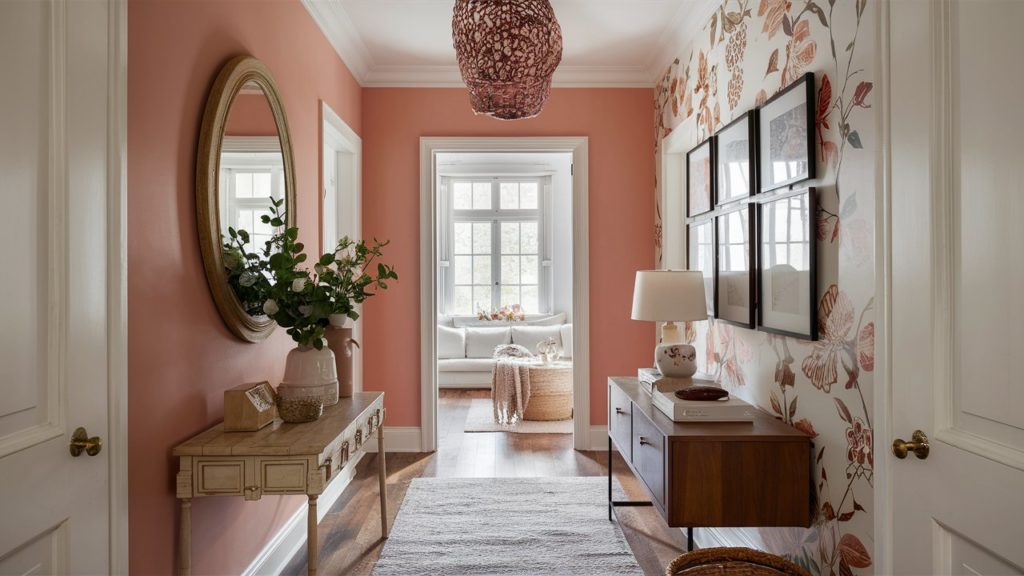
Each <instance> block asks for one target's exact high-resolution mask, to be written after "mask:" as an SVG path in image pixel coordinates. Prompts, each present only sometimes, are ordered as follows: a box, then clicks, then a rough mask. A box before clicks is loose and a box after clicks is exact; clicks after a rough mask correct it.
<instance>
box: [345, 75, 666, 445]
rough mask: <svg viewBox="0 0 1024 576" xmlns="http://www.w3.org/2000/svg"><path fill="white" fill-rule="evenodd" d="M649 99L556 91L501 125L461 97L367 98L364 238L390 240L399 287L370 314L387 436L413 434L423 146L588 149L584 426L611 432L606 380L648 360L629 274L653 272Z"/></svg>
mask: <svg viewBox="0 0 1024 576" xmlns="http://www.w3.org/2000/svg"><path fill="white" fill-rule="evenodd" d="M653 96H654V95H653V91H652V90H649V89H584V88H579V89H556V90H555V91H554V92H553V94H552V95H551V99H550V100H549V101H548V104H547V106H546V108H545V110H544V112H543V114H541V115H540V116H539V117H537V118H534V119H531V120H520V121H516V122H502V121H499V120H494V119H491V118H487V117H484V116H475V115H474V114H473V112H472V110H471V109H470V107H469V99H468V97H467V95H466V92H465V90H462V89H454V88H453V89H446V88H423V89H418V88H368V89H364V90H363V234H364V235H365V236H366V237H368V238H370V237H377V238H381V239H383V238H389V239H391V246H389V247H388V248H387V250H386V255H387V260H388V261H389V262H390V263H392V264H394V265H395V266H396V268H397V270H398V273H399V276H400V278H401V280H400V281H399V282H397V283H395V284H393V286H392V288H391V289H390V290H388V291H387V292H386V293H385V294H384V295H382V296H380V297H377V298H372V299H370V300H368V301H367V304H366V308H365V318H366V321H367V323H366V325H365V326H364V330H365V333H364V336H363V339H364V345H365V348H364V350H365V380H364V387H365V388H366V389H367V390H383V391H384V392H385V393H386V396H385V398H386V403H387V407H388V421H389V422H388V423H389V425H391V426H418V425H419V424H420V372H419V371H420V364H419V345H420V344H419V342H420V332H419V293H420V284H419V282H420V279H419V253H420V252H419V138H420V137H421V136H588V137H589V138H590V145H589V147H590V322H591V329H590V346H591V353H590V360H589V361H590V378H591V382H590V387H591V392H590V394H591V396H590V419H591V423H592V424H595V425H601V424H605V423H606V422H607V414H606V412H607V409H608V408H607V396H608V393H607V377H608V376H610V375H615V374H634V373H635V372H636V368H637V366H641V365H647V364H649V363H650V361H651V356H652V353H653V352H652V350H653V348H654V330H653V327H652V326H651V325H650V324H648V323H645V322H635V321H633V320H630V319H629V314H630V309H631V304H632V294H633V278H634V273H635V272H636V270H639V269H644V268H651V267H652V266H653V265H654V252H653V250H651V243H652V240H653V237H652V236H651V231H652V230H653V229H654V198H653V196H652V195H651V194H650V191H651V190H653V189H654V185H655V183H654V173H655V166H654V139H653V138H652V136H651V134H653V130H654V97H653ZM566 224H567V225H568V223H566ZM577 361H579V360H578V359H577Z"/></svg>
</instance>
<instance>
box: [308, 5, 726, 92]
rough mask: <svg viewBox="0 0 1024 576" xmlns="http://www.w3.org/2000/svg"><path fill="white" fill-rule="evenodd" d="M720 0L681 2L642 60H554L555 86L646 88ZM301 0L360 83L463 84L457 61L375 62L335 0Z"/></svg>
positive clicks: (407, 85)
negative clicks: (583, 62) (611, 62)
mask: <svg viewBox="0 0 1024 576" xmlns="http://www.w3.org/2000/svg"><path fill="white" fill-rule="evenodd" d="M719 2H720V0H696V1H693V2H683V3H681V5H680V7H679V10H678V11H677V12H676V14H675V16H674V17H673V18H672V22H671V23H670V25H669V26H668V27H667V28H666V29H665V31H664V32H663V33H662V34H661V37H660V38H659V42H658V46H660V48H658V49H656V50H654V51H653V52H652V54H651V55H650V57H649V58H648V61H647V62H646V63H645V64H644V65H638V66H566V65H562V66H559V67H558V69H557V70H556V71H555V77H554V87H556V88H602V87H603V88H650V87H653V86H655V85H656V84H657V82H658V81H659V80H660V77H661V75H662V73H663V72H664V71H665V68H667V67H668V65H669V64H670V63H671V62H672V60H673V59H674V58H676V57H677V56H678V55H679V54H680V53H681V51H682V50H684V49H685V48H686V47H687V46H688V45H689V44H691V43H692V41H693V39H694V37H695V31H699V30H700V27H701V25H702V24H703V23H704V22H706V21H707V19H708V18H710V17H711V15H712V14H713V13H714V12H715V10H717V9H718V6H719ZM302 5H303V6H304V7H305V8H306V11H307V12H309V14H310V16H311V17H312V18H313V21H314V22H316V24H317V26H318V27H319V28H320V31H321V32H323V34H324V36H325V37H326V38H327V40H328V41H329V42H330V43H331V46H332V47H333V48H334V51H335V52H337V53H338V56H339V57H340V58H341V60H342V61H343V62H344V63H345V65H346V66H348V69H349V71H350V72H352V75H353V76H354V77H355V79H356V81H357V82H358V83H359V85H360V86H363V87H364V88H462V87H464V86H465V84H464V83H463V81H462V76H461V75H460V73H459V68H458V66H456V65H454V64H453V65H442V66H431V65H424V66H391V65H378V64H376V63H375V62H374V61H373V57H372V56H371V55H370V51H369V50H368V49H367V47H366V44H365V43H364V42H363V40H362V36H361V35H360V32H359V29H358V28H356V26H355V24H354V23H353V22H352V19H351V18H350V17H349V15H348V13H347V12H346V11H345V7H344V5H343V4H342V2H340V1H338V0H302Z"/></svg>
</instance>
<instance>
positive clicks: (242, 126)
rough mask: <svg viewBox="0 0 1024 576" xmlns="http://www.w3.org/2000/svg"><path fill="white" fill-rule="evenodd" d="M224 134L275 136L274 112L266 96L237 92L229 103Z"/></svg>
mask: <svg viewBox="0 0 1024 576" xmlns="http://www.w3.org/2000/svg"><path fill="white" fill-rule="evenodd" d="M224 134H225V135H226V136H277V124H275V123H274V112H273V111H272V110H271V109H270V103H269V102H268V101H267V98H266V97H265V96H263V95H261V94H239V95H238V96H235V101H234V102H233V103H232V104H231V112H229V113H228V121H227V124H225V125H224Z"/></svg>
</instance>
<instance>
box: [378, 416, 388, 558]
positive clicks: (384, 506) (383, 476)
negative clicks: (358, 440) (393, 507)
mask: <svg viewBox="0 0 1024 576" xmlns="http://www.w3.org/2000/svg"><path fill="white" fill-rule="evenodd" d="M377 457H378V458H379V459H380V470H378V471H377V475H378V476H379V477H380V533H381V538H387V537H388V488H387V478H388V468H387V464H386V463H385V461H384V427H383V426H381V427H380V428H377Z"/></svg>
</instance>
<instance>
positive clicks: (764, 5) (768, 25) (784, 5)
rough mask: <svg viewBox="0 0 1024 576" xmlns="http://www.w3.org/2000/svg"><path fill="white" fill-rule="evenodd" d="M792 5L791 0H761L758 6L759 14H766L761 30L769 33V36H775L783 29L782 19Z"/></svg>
mask: <svg viewBox="0 0 1024 576" xmlns="http://www.w3.org/2000/svg"><path fill="white" fill-rule="evenodd" d="M792 7H793V3H792V2H790V1H789V0H761V4H760V5H759V6H758V7H757V15H758V16H765V19H764V26H762V27H761V32H766V33H768V38H772V37H774V36H775V34H777V33H778V32H779V30H782V20H783V19H784V18H785V17H786V14H788V13H789V9H790V8H792Z"/></svg>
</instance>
